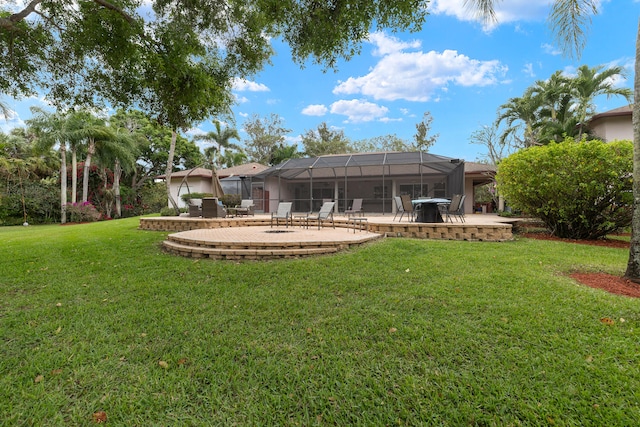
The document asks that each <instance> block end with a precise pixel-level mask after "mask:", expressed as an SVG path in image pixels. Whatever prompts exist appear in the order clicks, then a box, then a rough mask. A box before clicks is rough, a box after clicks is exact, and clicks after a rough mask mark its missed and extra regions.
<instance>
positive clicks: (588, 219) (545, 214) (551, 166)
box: [496, 138, 633, 239]
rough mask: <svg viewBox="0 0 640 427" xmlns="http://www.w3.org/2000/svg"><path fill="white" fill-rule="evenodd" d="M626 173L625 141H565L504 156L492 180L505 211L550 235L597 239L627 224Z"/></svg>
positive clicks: (629, 167)
mask: <svg viewBox="0 0 640 427" xmlns="http://www.w3.org/2000/svg"><path fill="white" fill-rule="evenodd" d="M632 171H633V145H632V143H631V142H630V141H616V142H611V143H604V142H602V141H598V140H594V141H582V142H575V141H574V140H573V139H572V138H567V139H566V140H565V141H564V142H561V143H552V144H549V145H546V146H540V147H532V148H528V149H525V150H522V151H519V152H517V153H515V154H513V155H511V156H509V157H508V158H506V159H504V160H503V161H502V162H501V163H500V165H499V167H498V173H497V176H496V180H497V182H498V185H499V189H500V191H501V192H502V194H503V195H504V196H505V198H506V199H507V200H508V202H509V203H510V205H511V206H513V207H514V208H516V209H520V210H522V211H524V212H527V213H529V214H531V215H534V216H537V217H539V218H540V219H542V221H544V223H545V224H546V226H547V227H548V228H549V229H550V230H551V231H552V232H553V233H554V234H555V235H556V236H558V237H564V238H573V239H597V238H600V237H603V236H605V235H607V234H609V233H611V232H613V231H616V230H618V229H620V228H623V227H626V226H628V225H629V224H630V223H631V216H632V205H633V195H632Z"/></svg>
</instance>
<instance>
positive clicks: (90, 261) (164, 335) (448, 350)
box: [0, 218, 640, 426]
mask: <svg viewBox="0 0 640 427" xmlns="http://www.w3.org/2000/svg"><path fill="white" fill-rule="evenodd" d="M137 226H138V219H135V218H134V219H127V220H120V221H110V222H103V223H94V224H85V225H74V226H41V227H24V228H23V227H11V228H0V260H1V263H2V273H1V274H0V339H1V340H2V342H1V347H0V349H1V350H0V352H1V354H0V356H1V357H0V414H1V416H0V425H6V426H20V425H45V426H46V425H90V424H92V423H93V421H92V416H93V414H94V413H96V412H98V411H104V412H105V413H106V414H107V417H108V421H107V423H108V425H121V426H133V425H139V426H142V425H144V426H147V425H159V426H160V425H162V426H166V425H172V426H173V425H225V426H226V425H259V426H265V425H339V426H344V425H367V426H368V425H376V426H378V425H448V426H458V425H496V426H503V425H556V426H565V425H566V426H571V425H576V426H577V425H593V426H618V425H619V426H631V425H640V408H639V407H638V405H639V403H638V402H640V387H638V384H640V351H639V348H640V347H639V343H640V301H638V300H634V299H630V298H627V297H620V296H614V295H610V294H607V293H604V292H603V291H600V290H595V289H591V288H587V287H582V286H579V285H578V284H576V283H575V282H573V281H572V280H571V279H569V278H568V277H566V275H565V273H568V272H570V271H573V270H576V269H579V270H589V271H605V272H609V273H613V274H622V273H623V270H624V267H625V264H626V261H627V256H628V253H627V251H625V250H621V249H609V248H600V247H592V246H587V245H572V244H568V243H561V242H548V241H536V240H528V239H521V240H517V241H514V242H504V243H483V242H454V241H421V240H413V239H386V240H384V241H380V242H378V243H374V244H370V245H367V246H365V247H363V248H359V249H357V250H353V251H349V252H343V253H340V254H338V255H334V256H328V257H319V258H311V259H300V260H285V261H277V262H246V263H240V264H238V263H232V262H216V261H205V260H202V261H194V260H191V259H186V258H180V257H174V256H171V255H167V254H165V253H163V252H162V251H161V249H160V242H161V241H162V240H163V238H164V236H165V233H159V232H147V231H140V230H137ZM603 319H605V321H604V322H603ZM606 319H609V320H606ZM611 323H613V324H611Z"/></svg>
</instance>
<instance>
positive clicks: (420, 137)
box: [413, 111, 440, 152]
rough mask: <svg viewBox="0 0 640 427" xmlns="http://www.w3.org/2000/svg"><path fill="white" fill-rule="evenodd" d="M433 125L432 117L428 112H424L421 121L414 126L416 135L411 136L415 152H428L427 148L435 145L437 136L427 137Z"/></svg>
mask: <svg viewBox="0 0 640 427" xmlns="http://www.w3.org/2000/svg"><path fill="white" fill-rule="evenodd" d="M432 125H433V117H431V113H430V112H428V111H427V112H425V113H424V115H423V116H422V121H420V122H419V123H418V124H416V133H415V135H414V136H413V144H414V148H415V150H416V151H425V152H426V151H429V147H431V146H432V145H433V144H435V143H436V141H437V140H438V137H439V136H440V135H439V134H435V135H431V136H430V135H429V132H430V131H431V126H432Z"/></svg>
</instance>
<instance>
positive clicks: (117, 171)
mask: <svg viewBox="0 0 640 427" xmlns="http://www.w3.org/2000/svg"><path fill="white" fill-rule="evenodd" d="M121 175H122V167H121V166H120V160H118V159H116V162H115V165H114V166H113V194H114V195H115V197H116V218H120V217H122V200H121V199H120V176H121Z"/></svg>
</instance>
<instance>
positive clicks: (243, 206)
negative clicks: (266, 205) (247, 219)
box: [234, 199, 255, 216]
mask: <svg viewBox="0 0 640 427" xmlns="http://www.w3.org/2000/svg"><path fill="white" fill-rule="evenodd" d="M254 209H255V205H254V203H253V200H244V199H243V200H242V201H241V202H240V204H239V205H236V207H235V208H234V210H235V211H236V215H247V216H249V215H252V216H253V215H255V213H254Z"/></svg>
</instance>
